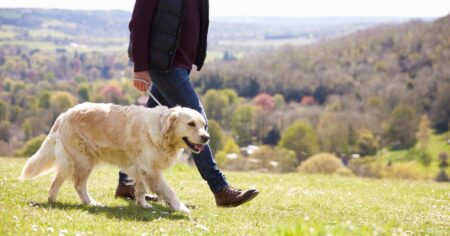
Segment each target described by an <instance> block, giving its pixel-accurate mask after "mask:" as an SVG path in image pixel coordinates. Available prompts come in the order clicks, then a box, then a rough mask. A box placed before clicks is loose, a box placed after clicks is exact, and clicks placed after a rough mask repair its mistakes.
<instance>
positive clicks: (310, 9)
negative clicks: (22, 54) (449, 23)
mask: <svg viewBox="0 0 450 236" xmlns="http://www.w3.org/2000/svg"><path fill="white" fill-rule="evenodd" d="M133 5H134V0H65V1H62V0H0V7H37V8H69V9H121V10H128V11H131V10H132V9H133ZM210 5H211V14H212V15H213V16H444V15H447V14H449V13H450V1H448V0H427V1H424V0H410V1H408V0H371V1H369V0H314V1H305V0H275V1H274V0H210Z"/></svg>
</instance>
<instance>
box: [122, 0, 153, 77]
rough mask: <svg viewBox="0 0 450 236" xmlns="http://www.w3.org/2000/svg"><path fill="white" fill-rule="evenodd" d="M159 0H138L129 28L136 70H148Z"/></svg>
mask: <svg viewBox="0 0 450 236" xmlns="http://www.w3.org/2000/svg"><path fill="white" fill-rule="evenodd" d="M157 5H158V0H136V3H135V5H134V10H133V15H132V16H131V20H130V24H129V29H130V40H131V57H132V58H133V61H134V72H141V71H147V70H148V69H149V68H148V41H149V37H150V27H151V24H152V19H153V15H154V14H155V11H156V7H157Z"/></svg>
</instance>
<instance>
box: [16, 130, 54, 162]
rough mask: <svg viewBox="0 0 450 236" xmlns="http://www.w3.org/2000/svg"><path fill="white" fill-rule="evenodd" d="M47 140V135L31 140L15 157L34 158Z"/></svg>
mask: <svg viewBox="0 0 450 236" xmlns="http://www.w3.org/2000/svg"><path fill="white" fill-rule="evenodd" d="M45 138H46V136H45V135H41V136H37V137H34V138H32V139H30V140H29V141H28V142H26V143H25V145H24V146H23V148H22V149H21V150H19V151H17V152H16V153H15V156H19V157H30V156H32V155H33V154H34V153H36V152H37V150H39V148H40V147H41V145H42V143H43V142H44V140H45Z"/></svg>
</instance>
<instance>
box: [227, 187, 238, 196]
mask: <svg viewBox="0 0 450 236" xmlns="http://www.w3.org/2000/svg"><path fill="white" fill-rule="evenodd" d="M225 191H226V192H227V193H230V194H233V195H239V194H240V193H241V192H242V190H241V189H238V188H233V187H231V186H228V187H227V188H226V189H225Z"/></svg>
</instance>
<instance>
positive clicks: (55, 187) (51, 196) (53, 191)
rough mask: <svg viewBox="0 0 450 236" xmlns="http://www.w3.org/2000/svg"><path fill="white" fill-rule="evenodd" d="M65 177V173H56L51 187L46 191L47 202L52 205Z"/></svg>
mask: <svg viewBox="0 0 450 236" xmlns="http://www.w3.org/2000/svg"><path fill="white" fill-rule="evenodd" d="M66 177H67V176H66V173H64V172H63V171H58V172H57V173H56V175H55V178H54V179H53V183H52V186H51V187H50V190H49V191H48V202H50V203H54V202H55V201H56V196H57V195H58V192H59V189H60V188H61V185H62V184H63V183H64V180H66Z"/></svg>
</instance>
